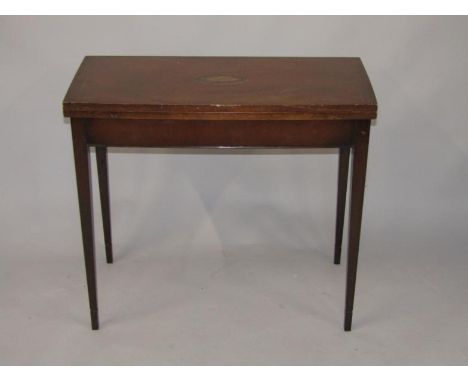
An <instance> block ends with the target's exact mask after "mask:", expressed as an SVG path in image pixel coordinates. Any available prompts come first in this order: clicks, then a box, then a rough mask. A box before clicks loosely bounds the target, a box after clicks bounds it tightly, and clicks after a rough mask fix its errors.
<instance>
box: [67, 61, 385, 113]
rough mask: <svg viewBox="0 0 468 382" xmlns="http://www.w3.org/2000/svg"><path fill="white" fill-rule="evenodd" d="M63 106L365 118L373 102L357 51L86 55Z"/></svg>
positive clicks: (85, 110)
mask: <svg viewBox="0 0 468 382" xmlns="http://www.w3.org/2000/svg"><path fill="white" fill-rule="evenodd" d="M63 108H64V113H65V116H67V117H100V118H110V117H112V118H115V117H120V118H171V119H174V118H176V119H219V118H222V119H227V118H229V119H255V120H257V119H275V120H284V119H306V120H307V119H372V118H375V117H376V111H377V102H376V100H375V96H374V92H373V90H372V87H371V84H370V82H369V79H368V77H367V74H366V71H365V69H364V67H363V65H362V62H361V60H360V59H359V58H286V57H285V58H268V57H265V58H255V57H101V56H97V57H96V56H88V57H86V58H85V59H84V60H83V63H82V64H81V66H80V68H79V70H78V72H77V74H76V76H75V78H74V80H73V82H72V84H71V86H70V89H69V90H68V93H67V95H66V97H65V99H64V102H63ZM221 113H222V115H220V114H221Z"/></svg>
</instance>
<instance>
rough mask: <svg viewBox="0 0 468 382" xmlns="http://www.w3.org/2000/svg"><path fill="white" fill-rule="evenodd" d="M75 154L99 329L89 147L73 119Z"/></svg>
mask: <svg viewBox="0 0 468 382" xmlns="http://www.w3.org/2000/svg"><path fill="white" fill-rule="evenodd" d="M71 124H72V137H73V152H74V154H75V172H76V184H77V189H78V202H79V207H80V218H81V234H82V237H83V250H84V259H85V267H86V280H87V283H88V298H89V308H90V311H91V327H92V328H93V329H94V330H96V329H99V318H98V305H97V292H96V269H95V268H96V264H95V259H94V235H93V206H92V192H91V174H90V167H89V156H90V155H89V147H88V144H87V142H86V135H85V126H84V124H83V122H82V121H81V120H79V119H78V120H75V119H72V122H71Z"/></svg>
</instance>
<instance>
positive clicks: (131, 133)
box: [81, 118, 362, 147]
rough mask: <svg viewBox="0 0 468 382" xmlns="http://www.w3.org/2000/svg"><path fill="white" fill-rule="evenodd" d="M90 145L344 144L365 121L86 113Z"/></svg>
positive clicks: (249, 145)
mask: <svg viewBox="0 0 468 382" xmlns="http://www.w3.org/2000/svg"><path fill="white" fill-rule="evenodd" d="M81 122H83V123H82V126H84V129H85V136H86V140H87V142H88V144H90V145H96V146H97V145H103V146H115V147H119V146H120V147H342V146H349V145H352V143H353V135H354V131H355V130H356V129H357V128H359V126H360V123H361V122H362V121H354V120H312V121H249V120H247V121H245V120H242V121H232V120H219V121H213V120H207V121H201V120H190V121H182V120H135V119H101V118H93V119H81Z"/></svg>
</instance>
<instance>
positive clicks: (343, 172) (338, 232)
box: [334, 147, 350, 264]
mask: <svg viewBox="0 0 468 382" xmlns="http://www.w3.org/2000/svg"><path fill="white" fill-rule="evenodd" d="M349 151H350V149H349V147H341V148H340V158H339V164H338V196H337V202H336V229H335V260H334V263H335V264H339V263H340V260H341V244H342V242H343V226H344V216H345V207H346V189H347V188H348V168H349Z"/></svg>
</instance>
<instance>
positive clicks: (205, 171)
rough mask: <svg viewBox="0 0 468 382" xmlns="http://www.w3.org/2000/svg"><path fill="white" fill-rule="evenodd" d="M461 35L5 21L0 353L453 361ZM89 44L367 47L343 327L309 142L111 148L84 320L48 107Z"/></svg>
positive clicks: (461, 152) (457, 319) (353, 50)
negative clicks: (92, 290)
mask: <svg viewBox="0 0 468 382" xmlns="http://www.w3.org/2000/svg"><path fill="white" fill-rule="evenodd" d="M467 43H468V19H467V18H462V17H456V18H455V17H417V18H416V17H127V18H123V17H2V18H0V73H1V75H0V87H1V90H0V123H1V128H0V145H1V150H0V174H1V175H0V176H1V181H0V248H1V256H0V272H1V276H0V363H1V364H119V363H120V364H431V363H432V364H467V363H468V304H467V290H468V281H467V280H468V278H467V273H468V258H467V253H466V251H467V247H468V238H467V236H468V235H467V232H466V227H467V212H468V206H467V203H466V195H467V186H468V171H467V166H466V160H467V154H468V132H467V126H466V124H467V120H468V102H467V101H468V97H467V89H468V76H467V74H466V73H467V67H468V49H467ZM84 55H252V56H253V55H255V56H257V55H258V56H296V55H297V56H360V57H361V58H362V60H363V62H364V64H365V66H366V68H367V71H368V74H369V76H370V78H371V80H372V83H373V85H374V90H375V92H376V95H377V99H378V102H379V117H378V120H377V122H376V123H375V124H374V125H373V127H372V131H371V141H370V152H369V160H370V163H369V168H368V180H367V187H366V201H365V210H364V223H363V231H362V250H361V257H360V264H359V270H358V282H357V297H356V304H355V320H354V327H353V331H352V332H351V333H344V332H343V331H342V319H343V304H344V280H345V264H343V265H341V266H334V265H333V264H332V253H333V238H334V217H335V194H336V176H337V175H336V171H337V156H336V155H335V153H334V152H333V151H318V152H317V151H307V150H303V151H300V152H287V151H276V152H253V151H242V152H241V153H243V154H248V155H240V154H238V153H237V154H231V153H228V152H219V153H218V154H219V155H215V154H210V153H206V152H205V153H201V154H197V153H194V152H190V151H181V152H179V153H173V152H170V151H164V150H146V151H135V150H113V151H111V153H110V158H109V166H110V183H111V207H112V217H113V235H114V250H115V257H116V262H115V264H113V265H111V266H109V265H107V264H105V256H104V248H103V238H102V232H101V226H100V224H101V220H100V219H101V218H100V213H99V201H98V199H97V198H95V208H96V210H97V213H96V214H95V224H96V226H95V229H96V248H97V254H96V255H97V271H98V288H99V301H100V316H101V330H100V331H98V332H92V331H91V330H90V323H89V314H88V302H87V295H86V289H85V275H84V266H83V260H82V246H81V236H80V227H79V216H78V208H77V196H76V189H75V179H74V168H73V161H72V160H73V157H72V146H71V137H70V124H69V121H68V120H65V119H64V118H63V117H62V112H61V102H62V98H63V96H64V94H65V91H66V89H67V87H68V85H69V82H70V81H71V79H72V77H73V74H74V72H75V70H76V69H77V67H78V65H79V63H80V61H81V60H82V58H83V56H84ZM316 154H318V155H316ZM92 159H93V172H94V174H93V176H94V175H95V163H94V156H93V158H92ZM94 194H95V196H96V197H97V187H95V188H94ZM344 258H346V255H345V254H344Z"/></svg>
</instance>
